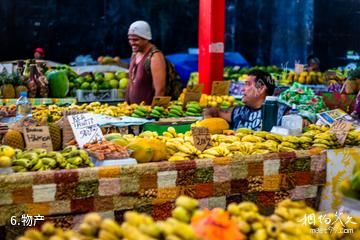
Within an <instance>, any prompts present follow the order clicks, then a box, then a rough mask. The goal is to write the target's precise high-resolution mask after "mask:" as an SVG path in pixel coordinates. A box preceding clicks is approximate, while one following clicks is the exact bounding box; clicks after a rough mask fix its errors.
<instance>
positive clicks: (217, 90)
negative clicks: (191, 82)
mask: <svg viewBox="0 0 360 240" xmlns="http://www.w3.org/2000/svg"><path fill="white" fill-rule="evenodd" d="M230 84H231V82H230V81H214V82H213V83H212V87H211V95H214V96H224V95H229V89H230Z"/></svg>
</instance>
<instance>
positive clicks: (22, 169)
mask: <svg viewBox="0 0 360 240" xmlns="http://www.w3.org/2000/svg"><path fill="white" fill-rule="evenodd" d="M11 168H12V170H13V171H14V172H26V168H24V167H23V166H12V167H11Z"/></svg>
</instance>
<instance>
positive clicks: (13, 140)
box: [3, 129, 25, 150]
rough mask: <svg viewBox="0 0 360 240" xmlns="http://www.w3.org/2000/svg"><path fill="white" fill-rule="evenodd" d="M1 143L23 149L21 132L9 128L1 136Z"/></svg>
mask: <svg viewBox="0 0 360 240" xmlns="http://www.w3.org/2000/svg"><path fill="white" fill-rule="evenodd" d="M3 144H4V145H8V146H10V147H13V148H18V149H21V150H24V148H25V142H24V138H23V136H22V134H21V133H20V132H18V131H16V130H12V129H9V131H7V133H6V134H5V135H4V137H3Z"/></svg>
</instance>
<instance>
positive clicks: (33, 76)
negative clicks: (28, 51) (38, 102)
mask: <svg viewBox="0 0 360 240" xmlns="http://www.w3.org/2000/svg"><path fill="white" fill-rule="evenodd" d="M46 70H47V66H45V65H44V64H40V63H36V61H35V60H33V59H31V60H26V61H25V62H24V61H18V62H17V63H16V65H15V66H14V71H13V72H11V73H8V72H7V70H6V68H4V69H3V70H2V72H1V73H0V89H1V97H2V98H6V99H8V98H19V97H20V92H28V96H29V97H30V98H34V97H48V92H49V91H48V89H49V86H48V85H49V84H48V79H47V77H46V76H45V71H46Z"/></svg>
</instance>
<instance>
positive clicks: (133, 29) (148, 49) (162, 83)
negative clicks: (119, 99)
mask: <svg viewBox="0 0 360 240" xmlns="http://www.w3.org/2000/svg"><path fill="white" fill-rule="evenodd" d="M151 38H152V36H151V29H150V25H149V24H148V23H147V22H145V21H136V22H134V23H132V24H131V25H130V27H129V31H128V40H129V44H130V46H131V48H132V51H133V53H132V56H131V60H130V67H129V80H130V81H129V86H128V89H127V94H126V100H127V102H128V103H130V104H132V103H138V104H139V103H141V102H142V101H144V102H145V103H146V104H151V102H152V99H153V97H154V96H164V95H165V87H166V62H165V57H164V55H163V54H162V53H161V52H160V51H159V50H158V49H157V48H156V46H155V45H153V44H152V43H151V42H150V40H151ZM147 64H149V65H150V66H146V65H147Z"/></svg>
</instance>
